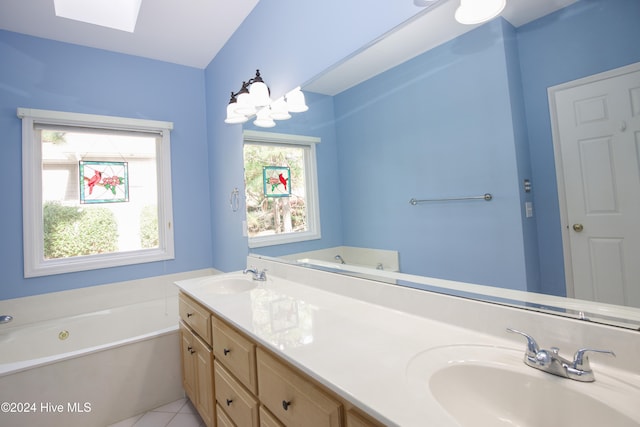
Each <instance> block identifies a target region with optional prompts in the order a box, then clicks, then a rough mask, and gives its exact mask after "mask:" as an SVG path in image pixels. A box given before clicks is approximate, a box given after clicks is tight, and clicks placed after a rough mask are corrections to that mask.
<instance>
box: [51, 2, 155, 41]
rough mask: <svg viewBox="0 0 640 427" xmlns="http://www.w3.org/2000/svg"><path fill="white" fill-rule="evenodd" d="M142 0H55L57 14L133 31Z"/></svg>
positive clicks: (62, 16)
mask: <svg viewBox="0 0 640 427" xmlns="http://www.w3.org/2000/svg"><path fill="white" fill-rule="evenodd" d="M141 2H142V0H53V3H54V6H55V11H56V16H59V17H61V18H68V19H73V20H74V21H82V22H86V23H89V24H94V25H100V26H103V27H108V28H114V29H116V30H121V31H128V32H130V33H133V30H134V29H135V27H136V22H137V20H138V12H139V11H140V3H141Z"/></svg>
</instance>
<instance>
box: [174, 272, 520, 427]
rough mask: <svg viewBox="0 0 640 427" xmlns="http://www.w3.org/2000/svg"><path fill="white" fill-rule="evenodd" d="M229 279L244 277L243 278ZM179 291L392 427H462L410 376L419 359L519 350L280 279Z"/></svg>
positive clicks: (197, 284) (196, 285)
mask: <svg viewBox="0 0 640 427" xmlns="http://www.w3.org/2000/svg"><path fill="white" fill-rule="evenodd" d="M225 276H227V277H233V276H235V277H236V278H242V277H243V276H242V275H241V274H239V273H229V274H227V275H225ZM218 277H219V276H218ZM244 277H246V276H244ZM176 284H177V286H178V287H179V288H180V289H181V290H182V291H184V292H185V293H187V294H188V295H190V296H191V297H193V298H194V299H196V300H197V301H199V302H200V303H202V304H203V305H205V306H206V307H208V308H209V309H210V310H211V311H212V312H214V313H215V314H216V315H218V316H220V317H222V318H223V319H225V320H227V321H228V322H229V323H231V324H232V325H234V326H236V327H237V328H238V329H240V330H241V331H243V332H244V333H246V334H247V335H249V336H250V337H252V338H253V339H255V340H256V341H257V342H259V343H260V344H262V345H263V346H265V347H266V348H268V349H270V350H272V351H275V352H276V353H277V354H278V355H280V356H281V357H282V358H284V359H285V360H287V361H288V362H290V363H291V364H293V365H295V366H296V367H298V368H300V369H301V370H302V371H304V372H305V373H307V374H308V375H310V376H311V377H313V378H314V379H316V380H318V381H319V382H320V383H322V384H324V385H325V386H326V387H328V388H329V389H331V390H332V391H334V392H335V393H337V394H338V395H340V396H342V397H343V398H345V399H347V400H349V401H351V402H352V403H354V404H355V405H356V406H358V407H360V408H361V409H363V410H365V411H366V412H368V413H370V414H372V415H373V416H375V417H376V418H378V419H379V420H380V421H382V422H384V423H385V424H387V425H398V426H403V427H409V426H425V425H427V424H428V425H434V426H439V427H447V426H458V424H457V422H456V421H455V420H454V419H453V418H452V417H451V416H449V415H448V414H447V413H446V412H445V411H444V410H443V409H442V408H441V407H440V405H439V404H438V403H437V401H436V400H435V398H434V397H433V396H432V395H431V394H430V392H429V389H428V386H427V378H424V379H420V378H409V377H408V376H407V369H408V367H409V366H410V364H411V361H412V359H414V358H415V357H416V356H418V355H420V354H422V353H424V352H425V351H426V350H429V349H433V348H436V347H442V346H449V345H460V344H465V345H483V346H487V345H488V346H500V347H503V346H504V347H511V348H514V346H513V343H512V342H510V341H507V340H502V339H499V338H496V337H495V336H490V335H484V334H482V333H478V332H477V331H470V330H467V329H463V328H460V327H456V326H451V325H447V324H444V323H441V322H438V321H434V320H430V319H426V318H423V317H420V316H416V315H412V314H408V313H405V312H402V311H399V310H395V309H390V308H386V307H383V306H380V305H376V304H372V303H368V302H363V301H361V300H358V299H355V298H352V297H348V296H344V295H340V294H337V293H332V292H328V291H325V290H323V289H319V288H317V287H312V286H307V285H303V284H299V283H294V282H291V281H289V280H285V279H282V278H279V277H273V276H268V279H267V281H265V282H256V284H257V287H256V288H255V289H252V290H248V291H245V292H240V293H229V294H220V293H211V292H207V291H206V286H203V285H202V279H189V280H183V281H179V282H176ZM524 347H525V346H524V342H523V343H522V346H520V348H518V350H521V351H518V352H509V354H510V355H511V356H512V357H514V358H516V359H518V360H520V361H521V359H522V354H523V352H524ZM511 356H510V357H511ZM522 367H523V369H530V368H527V367H526V366H524V364H523V365H522Z"/></svg>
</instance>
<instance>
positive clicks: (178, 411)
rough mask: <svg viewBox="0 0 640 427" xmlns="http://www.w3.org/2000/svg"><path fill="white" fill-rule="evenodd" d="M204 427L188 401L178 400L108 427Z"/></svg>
mask: <svg viewBox="0 0 640 427" xmlns="http://www.w3.org/2000/svg"><path fill="white" fill-rule="evenodd" d="M204 425H205V424H204V421H202V418H200V416H199V415H198V413H197V412H196V410H195V408H194V407H193V405H192V404H191V402H190V401H189V400H188V399H180V400H176V401H175V402H171V403H168V404H166V405H163V406H160V407H158V408H156V409H153V410H151V411H149V412H145V413H144V414H139V415H136V416H135V417H131V418H128V419H126V420H123V421H120V422H118V423H115V424H111V425H110V426H108V427H204Z"/></svg>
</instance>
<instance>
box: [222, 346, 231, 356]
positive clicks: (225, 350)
mask: <svg viewBox="0 0 640 427" xmlns="http://www.w3.org/2000/svg"><path fill="white" fill-rule="evenodd" d="M222 351H223V352H224V355H225V356H226V355H227V354H229V353H231V350H229V349H228V348H225V349H224V350H222Z"/></svg>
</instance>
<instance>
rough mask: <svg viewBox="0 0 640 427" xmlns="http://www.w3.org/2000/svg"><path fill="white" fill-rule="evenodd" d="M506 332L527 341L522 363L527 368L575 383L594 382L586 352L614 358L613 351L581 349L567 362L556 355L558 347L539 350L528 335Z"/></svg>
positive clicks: (509, 330)
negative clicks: (574, 381)
mask: <svg viewBox="0 0 640 427" xmlns="http://www.w3.org/2000/svg"><path fill="white" fill-rule="evenodd" d="M507 331H508V332H513V333H516V334H520V335H522V336H523V337H525V338H526V339H527V349H526V351H525V353H524V363H525V364H526V365H527V366H531V367H532V368H536V369H540V370H541V371H544V372H548V373H550V374H553V375H558V376H560V377H564V378H569V379H572V380H576V381H582V382H592V381H595V380H596V379H595V377H594V375H593V371H592V370H591V366H590V364H589V357H588V356H587V355H586V353H587V352H589V351H592V352H596V353H605V354H609V355H611V356H614V357H615V353H614V352H613V351H609V350H594V349H591V348H583V349H580V350H578V351H576V354H575V355H574V356H573V361H569V360H567V359H565V358H564V357H562V356H560V355H559V354H558V353H559V352H560V349H559V348H558V347H551V349H549V350H544V349H540V347H539V346H538V343H536V340H534V339H533V337H531V336H530V335H528V334H525V333H524V332H520V331H516V330H515V329H511V328H507Z"/></svg>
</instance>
